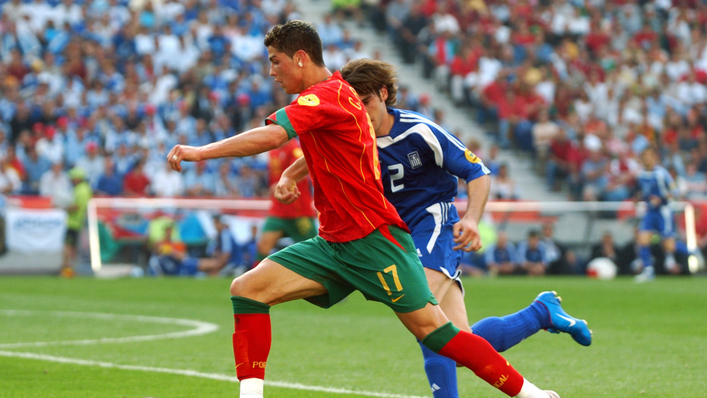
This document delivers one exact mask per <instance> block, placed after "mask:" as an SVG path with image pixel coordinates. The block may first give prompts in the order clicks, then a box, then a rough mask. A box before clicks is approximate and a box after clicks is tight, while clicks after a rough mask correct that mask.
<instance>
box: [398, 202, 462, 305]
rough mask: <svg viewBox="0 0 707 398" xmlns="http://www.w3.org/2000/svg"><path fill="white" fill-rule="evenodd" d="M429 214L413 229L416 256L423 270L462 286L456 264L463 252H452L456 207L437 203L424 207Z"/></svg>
mask: <svg viewBox="0 0 707 398" xmlns="http://www.w3.org/2000/svg"><path fill="white" fill-rule="evenodd" d="M427 211H428V212H429V213H430V214H431V216H430V217H425V218H424V219H423V220H422V221H420V222H419V223H418V224H417V225H415V227H414V228H413V229H412V233H411V235H412V240H413V241H414V242H415V247H416V248H417V255H418V257H420V261H421V262H422V265H423V266H424V267H425V268H429V269H432V270H435V271H439V272H441V273H443V274H445V275H447V277H448V278H450V279H454V280H456V281H457V282H458V283H459V287H461V288H462V292H463V291H464V288H463V287H462V285H461V281H460V279H459V277H460V275H461V270H460V269H459V264H460V263H461V259H462V251H461V250H454V246H456V243H454V229H453V227H454V224H456V223H457V222H458V221H459V215H458V214H457V208H456V207H455V206H454V205H453V204H452V203H437V204H435V205H433V206H430V207H428V208H427Z"/></svg>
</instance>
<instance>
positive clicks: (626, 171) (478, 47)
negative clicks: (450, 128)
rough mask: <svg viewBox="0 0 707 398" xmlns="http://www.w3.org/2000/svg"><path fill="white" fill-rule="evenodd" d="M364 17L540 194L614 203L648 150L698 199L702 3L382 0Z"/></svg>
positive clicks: (706, 122)
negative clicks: (520, 153) (528, 157)
mask: <svg viewBox="0 0 707 398" xmlns="http://www.w3.org/2000/svg"><path fill="white" fill-rule="evenodd" d="M374 3H375V2H374ZM371 10H372V11H371V12H372V18H371V20H373V21H374V24H375V26H376V28H377V29H378V30H379V31H380V32H387V33H388V34H389V35H390V37H391V39H392V40H393V41H394V42H395V43H396V47H397V48H398V49H399V50H400V55H401V57H402V58H403V60H404V61H405V62H408V63H419V64H421V65H422V69H423V73H424V74H425V76H426V77H428V78H430V79H434V80H435V82H436V83H437V85H438V86H439V88H440V89H441V90H444V91H446V92H448V93H449V95H450V96H451V98H453V99H454V101H455V102H456V103H457V104H459V105H460V106H470V107H471V109H473V110H475V111H476V112H477V119H478V121H479V122H480V123H481V124H482V125H483V126H484V127H485V128H486V129H487V130H488V131H489V134H491V135H492V136H493V137H494V138H495V140H496V143H497V145H498V146H500V147H501V148H510V147H515V148H517V149H520V150H524V151H528V152H530V153H531V154H532V156H534V157H535V158H536V159H537V162H536V164H537V172H538V173H540V174H541V175H543V176H544V177H545V179H546V184H547V187H548V189H551V190H560V189H563V188H564V189H566V190H567V192H568V193H569V195H570V197H571V198H573V199H575V200H624V199H627V198H629V197H630V196H631V195H632V193H633V191H634V189H635V178H634V174H635V172H636V170H637V169H638V167H639V163H638V155H639V154H640V153H641V151H642V150H643V149H644V148H645V147H646V146H648V145H655V146H658V147H659V148H660V149H661V151H662V158H663V164H664V165H665V166H666V167H667V168H669V169H670V171H671V173H673V176H674V177H675V178H676V180H677V184H678V188H679V191H680V195H681V196H682V197H683V198H687V199H704V198H705V195H706V194H707V181H706V180H705V172H707V135H706V134H705V130H706V129H707V88H706V87H705V82H706V81H707V31H706V28H707V3H706V2H704V1H699V0H658V1H643V0H569V1H565V0H486V1H483V0H471V1H461V0H449V1H436V0H425V1H410V0H389V1H386V0H382V1H380V2H378V3H377V4H376V5H375V6H373V7H371ZM484 160H487V158H484ZM497 196H498V197H503V198H509V199H512V198H513V196H514V193H513V191H512V190H511V191H509V192H500V194H499V195H497Z"/></svg>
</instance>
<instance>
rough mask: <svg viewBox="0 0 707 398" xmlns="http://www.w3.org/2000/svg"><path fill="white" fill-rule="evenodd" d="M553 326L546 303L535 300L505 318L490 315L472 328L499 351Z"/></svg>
mask: <svg viewBox="0 0 707 398" xmlns="http://www.w3.org/2000/svg"><path fill="white" fill-rule="evenodd" d="M549 327H552V324H551V323H550V314H549V313H548V312H547V308H545V306H544V305H542V304H540V303H538V302H535V301H534V302H533V304H530V305H529V306H528V307H527V308H525V309H522V310H520V311H518V312H516V313H515V314H510V315H506V316H504V317H503V318H499V317H495V316H493V317H488V318H484V319H482V320H480V321H478V322H476V323H475V324H474V325H473V326H472V327H471V330H472V331H473V332H474V334H475V335H477V336H479V337H483V338H484V340H486V341H488V342H489V343H490V344H491V345H492V346H493V348H494V349H495V350H496V351H498V352H503V351H506V350H507V349H509V348H511V347H513V346H515V345H516V344H518V343H520V342H521V341H523V340H525V339H527V338H528V337H530V336H532V335H534V334H535V333H537V332H538V331H539V330H540V329H547V328H549Z"/></svg>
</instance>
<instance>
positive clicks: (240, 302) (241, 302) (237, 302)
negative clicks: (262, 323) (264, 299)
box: [231, 296, 270, 314]
mask: <svg viewBox="0 0 707 398" xmlns="http://www.w3.org/2000/svg"><path fill="white" fill-rule="evenodd" d="M231 302H232V303H233V313H234V314H269V313H270V306H269V305H267V304H264V303H261V302H260V301H255V300H251V299H249V298H245V297H239V296H231Z"/></svg>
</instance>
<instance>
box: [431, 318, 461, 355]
mask: <svg viewBox="0 0 707 398" xmlns="http://www.w3.org/2000/svg"><path fill="white" fill-rule="evenodd" d="M457 333H459V328H457V327H456V326H454V325H452V322H447V323H445V324H444V325H442V326H440V327H438V328H437V329H435V330H434V331H433V332H432V333H430V334H428V335H427V336H426V337H425V338H424V339H422V344H424V345H425V347H427V348H429V349H430V350H432V351H434V352H436V353H439V352H440V351H442V348H444V346H446V345H447V343H449V342H450V341H451V340H452V339H453V338H454V336H456V335H457Z"/></svg>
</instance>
